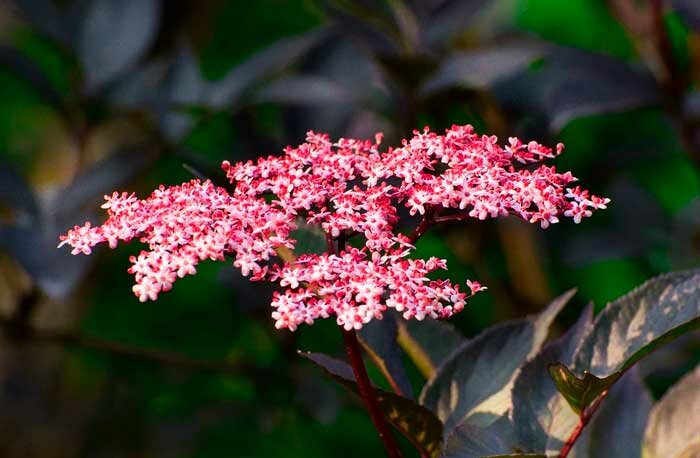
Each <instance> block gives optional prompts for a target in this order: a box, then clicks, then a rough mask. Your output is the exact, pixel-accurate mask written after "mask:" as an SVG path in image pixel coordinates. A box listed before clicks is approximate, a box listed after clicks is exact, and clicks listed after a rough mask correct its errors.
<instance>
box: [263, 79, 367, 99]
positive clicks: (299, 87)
mask: <svg viewBox="0 0 700 458" xmlns="http://www.w3.org/2000/svg"><path fill="white" fill-rule="evenodd" d="M354 99H355V98H354V96H353V95H352V94H351V93H350V92H348V91H347V90H346V89H345V88H344V87H343V86H341V85H340V84H338V83H336V82H334V81H332V80H330V79H326V78H321V77H317V76H301V75H297V76H288V77H285V78H280V79H277V80H274V81H271V82H270V83H268V84H267V85H265V86H264V87H262V88H261V89H260V90H259V91H257V92H256V94H255V97H254V101H255V102H256V103H266V102H271V103H276V104H289V105H321V106H323V105H333V104H342V105H352V104H353V103H354V102H355V100H354Z"/></svg>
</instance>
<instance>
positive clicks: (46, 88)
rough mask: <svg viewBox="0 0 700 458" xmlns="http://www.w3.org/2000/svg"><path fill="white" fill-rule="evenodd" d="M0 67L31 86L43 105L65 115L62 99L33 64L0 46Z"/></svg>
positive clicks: (14, 51)
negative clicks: (45, 104) (47, 105)
mask: <svg viewBox="0 0 700 458" xmlns="http://www.w3.org/2000/svg"><path fill="white" fill-rule="evenodd" d="M0 65H2V66H3V67H5V68H7V69H8V70H10V71H11V72H12V73H14V74H15V75H17V76H19V77H20V78H22V79H24V80H25V81H26V82H28V83H29V84H31V85H32V87H33V88H34V89H36V91H37V92H38V93H39V95H40V96H41V98H42V100H43V101H44V102H45V103H47V104H49V105H51V107H53V108H54V109H55V110H57V111H58V112H60V113H62V114H64V115H65V106H64V103H63V97H62V96H61V94H59V93H58V91H56V89H55V88H54V87H53V85H52V84H51V82H50V81H49V80H48V78H46V75H44V73H43V72H42V70H41V68H39V67H38V66H37V65H36V64H35V63H34V62H32V61H31V60H30V59H28V58H27V57H25V56H24V55H22V54H21V53H20V52H18V51H17V50H16V49H12V48H8V47H5V46H0Z"/></svg>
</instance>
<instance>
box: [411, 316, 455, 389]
mask: <svg viewBox="0 0 700 458" xmlns="http://www.w3.org/2000/svg"><path fill="white" fill-rule="evenodd" d="M398 327H399V329H398V342H399V345H400V346H401V348H403V350H404V351H405V352H406V354H407V355H408V356H409V357H410V358H411V360H413V363H414V364H415V365H416V367H417V368H418V370H419V371H420V372H421V374H423V376H424V377H425V378H426V379H430V378H431V377H432V376H433V375H434V374H435V370H436V368H437V367H439V366H440V364H442V362H443V361H444V360H445V359H446V358H447V357H448V356H450V354H452V352H453V351H455V349H456V348H457V347H459V346H460V345H461V344H462V343H463V342H464V341H465V339H464V336H463V335H462V334H461V333H460V332H459V331H458V330H457V329H455V327H454V326H452V325H451V324H450V323H448V322H446V321H438V320H433V319H430V318H426V319H425V320H423V321H417V320H404V319H399V321H398Z"/></svg>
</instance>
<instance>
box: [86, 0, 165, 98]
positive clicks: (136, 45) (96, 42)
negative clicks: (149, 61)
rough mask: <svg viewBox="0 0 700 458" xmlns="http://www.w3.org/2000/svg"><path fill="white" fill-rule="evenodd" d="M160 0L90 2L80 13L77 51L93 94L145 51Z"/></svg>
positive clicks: (155, 25) (155, 28)
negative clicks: (80, 23) (81, 19)
mask: <svg viewBox="0 0 700 458" xmlns="http://www.w3.org/2000/svg"><path fill="white" fill-rule="evenodd" d="M160 9H161V8H160V1H159V0H136V1H123V0H93V1H91V2H89V4H88V5H87V7H86V10H85V11H83V14H84V16H83V23H82V27H81V30H80V35H79V38H78V43H77V49H78V55H79V58H80V61H81V62H82V64H83V69H84V71H85V78H86V85H87V89H88V91H90V92H92V91H94V90H96V89H99V88H100V87H102V86H103V85H105V84H107V83H109V82H111V81H113V80H114V79H115V78H117V77H119V76H121V75H122V74H124V72H125V71H127V70H128V69H129V68H130V67H131V66H132V65H133V64H134V63H135V62H136V61H137V60H138V59H139V58H140V57H141V56H143V55H144V53H145V52H146V51H147V50H148V48H149V47H150V45H151V42H152V41H153V39H154V38H155V36H156V33H157V31H158V26H159V21H160Z"/></svg>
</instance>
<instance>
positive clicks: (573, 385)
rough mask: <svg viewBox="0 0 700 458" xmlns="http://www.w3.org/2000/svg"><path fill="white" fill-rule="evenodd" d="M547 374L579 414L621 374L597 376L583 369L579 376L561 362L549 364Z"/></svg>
mask: <svg viewBox="0 0 700 458" xmlns="http://www.w3.org/2000/svg"><path fill="white" fill-rule="evenodd" d="M549 375H550V376H551V377H552V379H553V380H554V383H555V384H556V386H557V389H558V390H559V392H560V393H561V394H562V395H563V396H564V399H566V402H568V403H569V406H570V407H571V408H572V409H573V411H574V412H576V413H577V414H581V412H583V410H584V409H585V408H586V407H588V406H589V405H590V404H592V403H593V401H595V399H596V398H597V397H598V396H600V395H601V394H602V393H603V391H608V390H609V389H610V387H611V386H612V385H613V384H614V383H615V382H616V381H617V380H618V379H619V378H620V376H622V374H621V373H620V372H615V373H614V374H612V375H610V376H608V377H604V378H598V377H596V376H595V375H593V374H591V373H590V372H588V371H584V373H583V377H580V378H579V377H577V376H576V375H574V374H573V373H572V372H571V371H570V370H569V368H568V367H566V366H565V365H564V364H561V363H555V364H550V365H549Z"/></svg>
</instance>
